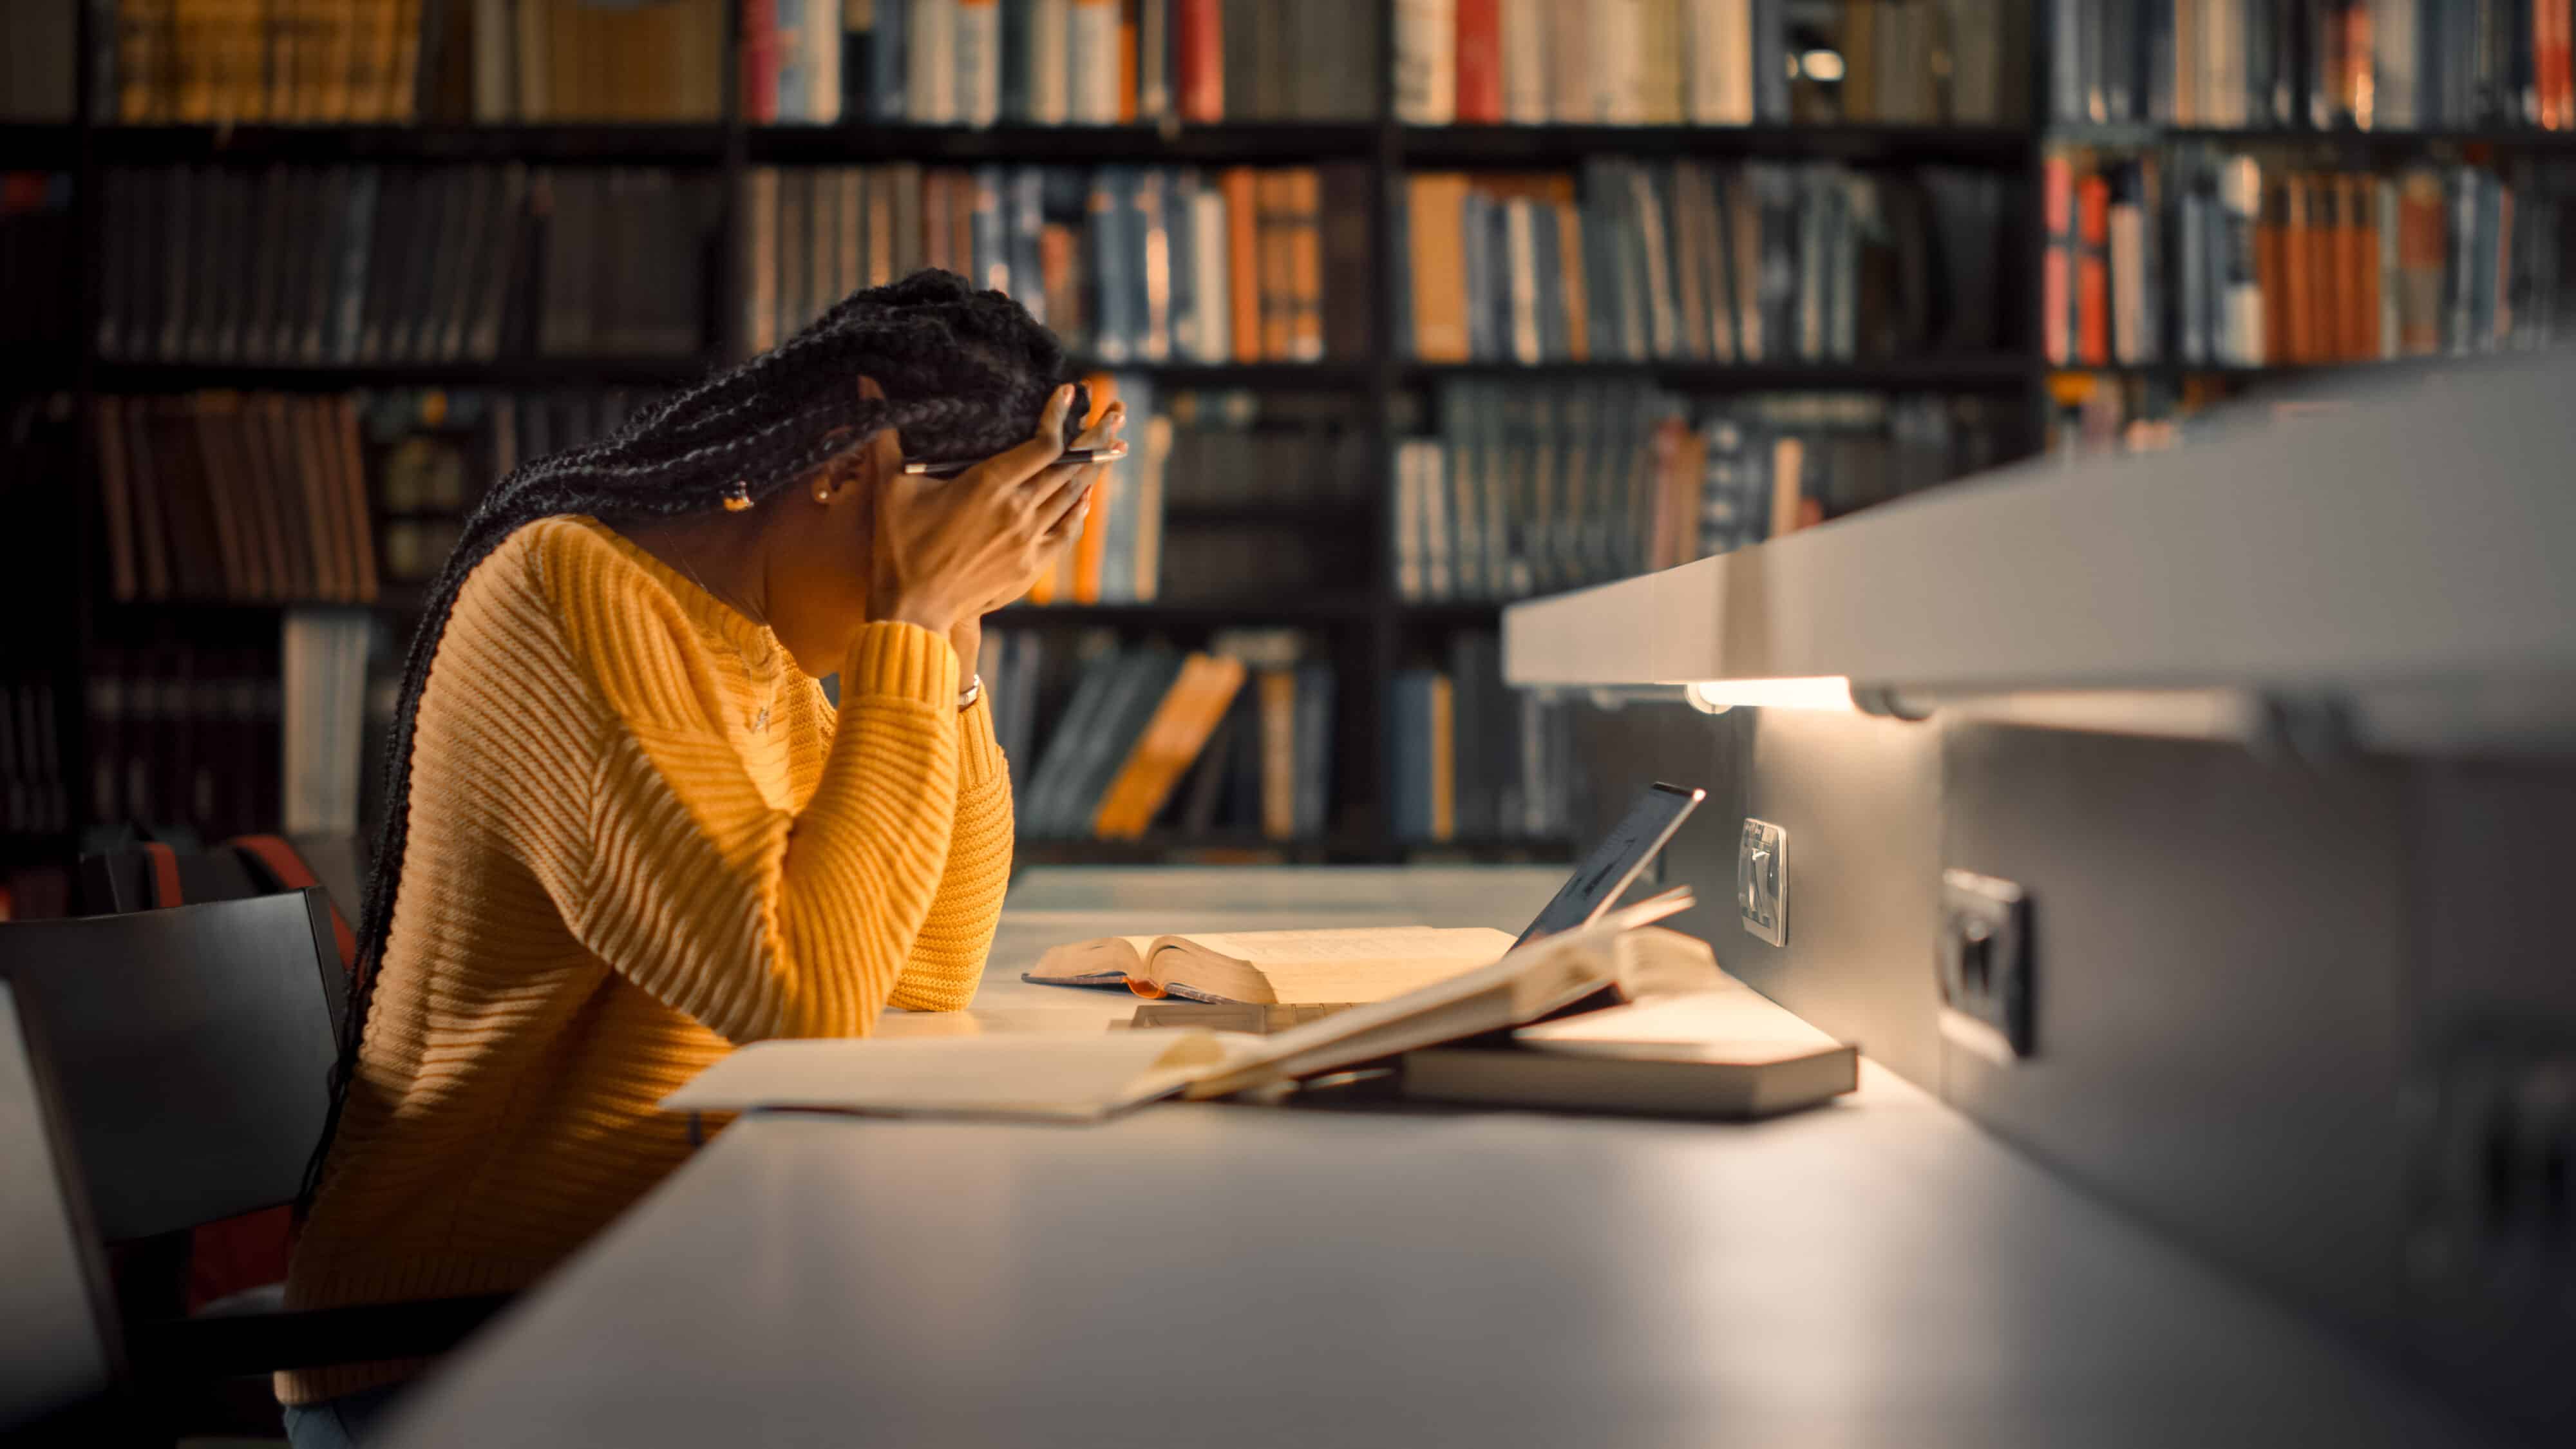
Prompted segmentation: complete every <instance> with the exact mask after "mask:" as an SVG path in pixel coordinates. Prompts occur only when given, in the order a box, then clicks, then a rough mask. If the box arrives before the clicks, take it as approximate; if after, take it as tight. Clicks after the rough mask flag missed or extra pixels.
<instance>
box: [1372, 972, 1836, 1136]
mask: <svg viewBox="0 0 2576 1449" xmlns="http://www.w3.org/2000/svg"><path fill="white" fill-rule="evenodd" d="M1720 980H1721V981H1722V983H1723V985H1722V986H1721V987H1720V988H1719V989H1716V990H1707V991H1691V992H1682V993H1676V994H1672V995H1659V996H1648V997H1645V998H1644V999H1642V1000H1639V1001H1637V1002H1635V1003H1633V1004H1629V1005H1623V1006H1613V1007H1609V1008H1606V1009H1603V1010H1599V1011H1590V1012H1581V1013H1578V1014H1575V1015H1572V1016H1564V1017H1559V1018H1556V1019H1555V1020H1552V1021H1547V1022H1542V1023H1540V1024H1537V1025H1534V1026H1526V1027H1522V1028H1520V1029H1519V1030H1517V1031H1514V1032H1513V1033H1512V1034H1511V1045H1509V1046H1494V1047H1488V1046H1481V1045H1466V1044H1455V1045H1450V1046H1444V1047H1433V1048H1429V1049H1426V1050H1421V1051H1413V1052H1407V1053H1406V1054H1405V1056H1404V1064H1403V1080H1404V1092H1405V1095H1406V1096H1408V1097H1415V1098H1420V1099H1423V1100H1427V1101H1443V1102H1472V1103H1481V1104H1485V1105H1490V1106H1514V1107H1544V1108H1554V1109H1559V1110H1572V1111H1600V1112H1635V1113H1646V1114H1652V1115H1658V1116H1685V1117H1715V1118H1753V1117H1767V1116H1772V1115H1775V1114H1777V1113H1781V1112H1786V1111H1792V1110H1795V1109H1798V1108H1802V1107H1811V1106H1815V1105H1817V1104H1819V1103H1823V1102H1827V1101H1830V1100H1832V1099H1833V1098H1835V1097H1837V1096H1840V1095H1842V1094H1844V1093H1847V1092H1850V1091H1853V1090H1856V1089H1857V1088H1858V1087H1859V1085H1860V1053H1859V1050H1858V1048H1855V1047H1852V1046H1849V1045H1847V1044H1845V1043H1842V1042H1838V1041H1835V1040H1834V1039H1833V1038H1832V1037H1831V1036H1829V1035H1827V1034H1826V1033H1824V1032H1821V1031H1818V1030H1816V1029H1815V1028H1814V1027H1812V1026H1809V1025H1808V1024H1807V1023H1806V1022H1804V1021H1802V1020H1800V1019H1799V1018H1798V1017H1797V1016H1795V1015H1794V1014H1792V1013H1790V1012H1789V1011H1787V1010H1786V1009H1784V1008H1782V1007H1780V1006H1777V1005H1774V1004H1773V1003H1771V1002H1770V1001H1768V1000H1766V999H1764V998H1763V997H1762V996H1761V995H1759V994H1758V993H1756V992H1754V991H1753V990H1752V989H1751V988H1750V987H1747V986H1745V985H1743V984H1742V983H1741V982H1738V981H1735V980H1734V979H1733V978H1730V977H1723V976H1721V977H1720Z"/></svg>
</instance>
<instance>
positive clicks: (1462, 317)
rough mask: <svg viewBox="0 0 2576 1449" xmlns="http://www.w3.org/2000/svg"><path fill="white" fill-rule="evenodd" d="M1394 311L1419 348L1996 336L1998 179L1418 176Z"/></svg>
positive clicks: (1854, 346)
mask: <svg viewBox="0 0 2576 1449" xmlns="http://www.w3.org/2000/svg"><path fill="white" fill-rule="evenodd" d="M1405 185H1406V191H1405V205H1404V206H1403V207H1402V208H1400V209H1399V211H1398V212H1397V215H1396V221H1397V224H1398V228H1399V230H1400V231H1401V232H1402V237H1401V248H1400V255H1402V256H1404V257H1405V258H1406V259H1407V260H1408V261H1409V263H1410V266H1409V268H1408V269H1407V270H1406V272H1405V273H1404V274H1400V275H1399V276H1398V278H1397V279H1396V281H1397V287H1398V291H1399V295H1398V299H1397V306H1396V316H1397V318H1398V320H1399V322H1400V323H1402V324H1404V326H1405V328H1406V331H1407V334H1408V335H1407V336H1406V337H1405V338H1404V339H1403V341H1404V343H1405V350H1407V351H1409V352H1410V353H1411V355H1413V356H1415V357H1419V358H1421V359H1423V360H1425V361H1432V362H1455V361H1467V360H1498V361H1514V362H1522V363H1537V362H1550V361H1557V360H1576V361H1581V360H1594V361H1604V360H1613V359H1626V360H1645V359H1648V358H1655V359H1703V360H1712V361H1719V362H1734V361H1744V362H1760V361H1765V360H1772V361H1779V360H1790V359H1795V360H1799V361H1816V362H1821V361H1849V360H1852V359H1854V358H1858V357H1882V356H1891V355H1916V354H1921V353H1926V352H1934V351H1982V350H1989V349H1991V348H1993V347H1994V346H1995V345H1996V316H1997V313H1998V311H1999V310H2000V309H1998V308H1997V307H1996V306H1995V305H1993V303H1994V300H1995V290H1996V288H1995V268H1996V265H1997V262H1996V258H1997V256H1998V254H1999V252H2000V246H1999V242H2000V235H2001V229H2002V223H2003V210H2004V206H2005V200H2006V196H2005V190H2004V183H2003V182H2002V181H2001V180H2000V179H1999V178H1996V177H1993V176H1989V175H1985V174H1982V173H1976V172H1967V171H1957V170H1952V169H1950V168H1942V167H1931V168H1924V169H1922V170H1920V171H1918V172H1915V173H1910V174H1881V173H1875V172H1860V171H1854V170H1851V169H1849V168H1846V167H1843V166H1839V165H1833V164H1821V163H1820V164H1804V165H1800V164H1783V163H1771V162H1750V163H1745V164H1741V165H1720V164H1714V163H1708V162H1698V161H1677V162H1671V163H1657V162H1641V161H1631V160H1624V159H1615V158H1599V159H1595V160H1592V161H1588V162H1586V163H1585V164H1584V166H1583V169H1582V171H1581V173H1580V175H1579V176H1568V175H1565V174H1562V173H1554V174H1536V175H1521V174H1515V173H1491V174H1489V173H1476V174H1472V175H1471V174H1468V173H1462V172H1424V173H1416V174H1414V175H1411V176H1409V177H1407V178H1406V182H1405Z"/></svg>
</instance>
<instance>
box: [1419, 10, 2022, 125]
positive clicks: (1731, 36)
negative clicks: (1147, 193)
mask: <svg viewBox="0 0 2576 1449" xmlns="http://www.w3.org/2000/svg"><path fill="white" fill-rule="evenodd" d="M1788 8H1789V7H1784V6H1783V5H1782V4H1781V3H1780V0H1396V11H1395V26H1396V28H1395V45H1396V52H1395V106H1396V115H1397V116H1398V117H1399V118H1400V119H1402V120H1404V121H1406V122H1409V123H1411V124H1413V125H1419V126H1446V125H1450V124H1453V123H1457V124H1467V125H1496V124H1509V125H1528V126H1543V125H1551V124H1553V125H1617V126H1678V125H1697V126H1743V125H1751V124H1754V123H1756V122H1761V123H1764V124H1770V125H1779V124H1785V123H1787V122H1790V121H1793V120H1795V121H1820V120H1822V121H1830V120H1840V121H1867V122H1894V123H1899V124H1907V123H1924V122H1934V121H1953V122H1960V123H1965V124H1991V123H1994V122H1998V121H2002V120H2004V119H2007V118H2008V116H2009V115H2010V114H2011V113H2012V111H2013V109H2015V108H2016V107H2017V105H2018V100H2017V97H2018V95H2019V93H2020V89H2021V87H2020V77H2019V76H2018V74H2016V71H2017V69H2018V67H2019V65H2020V64H2021V62H2020V57H2021V56H2022V55H2023V54H2024V53H2025V47H2026V46H2027V44H2028V34H2029V31H2028V21H2027V18H2026V13H2027V11H2026V7H2025V6H2024V5H2022V4H2019V3H2016V0H1845V3H1844V4H1842V5H1841V6H1840V8H1839V14H1838V15H1836V14H1835V13H1834V7H1830V6H1828V7H1805V8H1801V9H1800V10H1799V13H1798V14H1797V15H1796V16H1795V19H1796V21H1797V36H1798V39H1799V41H1800V44H1798V45H1796V46H1792V45H1791V44H1790V40H1791V19H1792V17H1791V16H1790V15H1789V14H1787V13H1785V12H1786V10H1787V9H1788ZM1817 8H1821V9H1822V10H1823V11H1824V12H1825V15H1824V16H1823V17H1822V23H1823V26H1824V29H1823V30H1822V31H1819V29H1818V27H1817V22H1818V20H1819V18H1820V17H1818V16H1817V15H1814V14H1811V13H1809V11H1810V10H1813V9H1817Z"/></svg>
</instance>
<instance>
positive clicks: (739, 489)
mask: <svg viewBox="0 0 2576 1449" xmlns="http://www.w3.org/2000/svg"><path fill="white" fill-rule="evenodd" d="M724 509H725V512H727V513H748V512H750V511H751V484H750V483H748V482H746V481H745V480H743V479H740V478H737V479H735V480H734V483H733V487H732V489H731V490H730V491H728V492H727V493H726V494H725V496H724Z"/></svg>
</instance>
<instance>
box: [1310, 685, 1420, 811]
mask: <svg viewBox="0 0 2576 1449" xmlns="http://www.w3.org/2000/svg"><path fill="white" fill-rule="evenodd" d="M1296 719H1297V723H1296V732H1295V735H1294V743H1295V748H1296V755H1297V834H1298V835H1299V836H1301V837H1303V838H1305V839H1308V840H1312V839H1314V838H1315V837H1317V836H1320V835H1322V834H1323V833H1324V824H1325V821H1324V817H1325V816H1326V815H1327V814H1329V813H1330V807H1329V805H1328V803H1327V802H1329V801H1330V800H1331V799H1332V791H1331V788H1330V786H1331V780H1332V766H1333V667H1332V666H1331V665H1329V664H1301V665H1299V666H1298V667H1297V716H1296ZM1427 733H1428V732H1427V731H1426V734H1427ZM1423 778H1424V780H1425V782H1426V783H1427V782H1428V781H1429V779H1430V776H1429V773H1428V772H1425V774H1424V776H1423Z"/></svg>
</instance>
